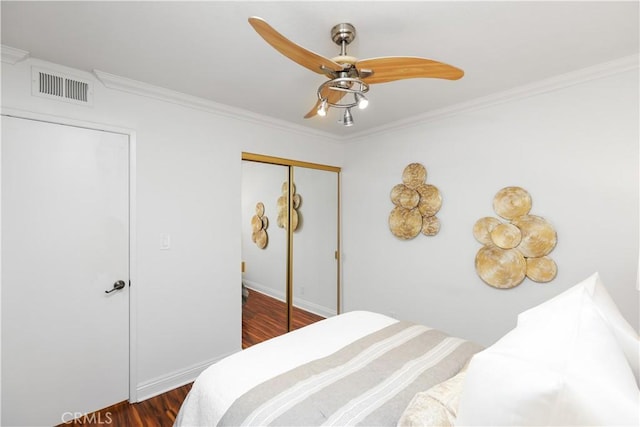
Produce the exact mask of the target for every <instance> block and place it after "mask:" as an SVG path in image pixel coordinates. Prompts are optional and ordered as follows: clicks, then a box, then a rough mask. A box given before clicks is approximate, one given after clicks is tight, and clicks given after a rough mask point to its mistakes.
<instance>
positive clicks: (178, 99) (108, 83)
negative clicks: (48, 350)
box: [93, 70, 341, 140]
mask: <svg viewBox="0 0 640 427" xmlns="http://www.w3.org/2000/svg"><path fill="white" fill-rule="evenodd" d="M93 74H94V75H95V76H96V77H97V78H98V80H100V82H102V84H103V85H104V86H105V87H107V88H109V89H114V90H119V91H123V92H128V93H132V94H135V95H139V96H144V97H148V98H154V99H158V100H160V101H165V102H169V103H172V104H176V105H181V106H183V107H188V108H193V109H196V110H201V111H205V112H209V113H213V114H217V115H221V116H225V117H229V118H232V119H236V120H242V121H245V122H252V123H256V124H259V125H262V126H268V127H271V128H275V129H279V130H284V131H287V132H295V133H298V134H303V135H307V136H308V135H312V136H316V137H322V138H329V139H332V140H340V139H341V138H340V137H339V136H336V135H333V134H330V133H327V132H321V131H317V130H313V129H309V128H307V127H304V126H300V125H295V124H292V123H289V122H287V121H284V120H280V119H275V118H273V117H269V116H265V115H261V114H257V113H253V112H250V111H247V110H243V109H241V108H235V107H231V106H229V105H225V104H220V103H217V102H214V101H209V100H207V99H204V98H200V97H197V96H192V95H187V94H185V93H182V92H177V91H174V90H171V89H166V88H163V87H159V86H154V85H151V84H148V83H144V82H141V81H138V80H132V79H129V78H126V77H121V76H117V75H115V74H110V73H106V72H104V71H100V70H93Z"/></svg>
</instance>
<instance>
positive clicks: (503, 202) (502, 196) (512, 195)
mask: <svg viewBox="0 0 640 427" xmlns="http://www.w3.org/2000/svg"><path fill="white" fill-rule="evenodd" d="M493 210H495V211H496V213H497V214H498V215H500V216H501V217H502V218H504V219H513V218H516V217H519V216H522V215H526V214H528V213H529V211H530V210H531V196H530V195H529V193H528V192H527V191H526V190H525V189H523V188H520V187H505V188H503V189H502V190H500V191H498V194H496V196H495V197H494V198H493Z"/></svg>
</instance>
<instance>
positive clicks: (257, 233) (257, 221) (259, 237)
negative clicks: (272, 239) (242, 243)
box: [251, 202, 269, 249]
mask: <svg viewBox="0 0 640 427" xmlns="http://www.w3.org/2000/svg"><path fill="white" fill-rule="evenodd" d="M268 226H269V218H267V217H266V216H265V215H264V204H263V203H262V202H258V203H257V204H256V214H255V215H254V216H252V217H251V240H252V241H253V243H255V244H256V246H257V247H259V248H260V249H264V248H266V247H267V242H268V239H269V236H267V227H268Z"/></svg>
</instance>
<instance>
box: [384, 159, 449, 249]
mask: <svg viewBox="0 0 640 427" xmlns="http://www.w3.org/2000/svg"><path fill="white" fill-rule="evenodd" d="M426 179H427V170H426V169H425V167H424V166H422V165H421V164H420V163H411V164H409V165H408V166H407V167H406V168H404V171H403V172H402V184H398V185H396V186H394V187H393V188H392V189H391V201H392V202H393V204H394V205H396V206H395V208H393V210H392V211H391V213H390V214H389V228H390V229H391V233H393V235H394V236H396V237H398V238H400V239H404V240H409V239H413V238H414V237H416V236H417V235H418V234H420V232H422V234H424V235H425V236H435V235H436V234H438V231H440V220H439V219H438V217H436V213H438V211H439V210H440V207H441V206H442V196H441V195H440V191H439V190H438V189H437V188H436V187H434V186H433V185H430V184H426V183H425V181H426Z"/></svg>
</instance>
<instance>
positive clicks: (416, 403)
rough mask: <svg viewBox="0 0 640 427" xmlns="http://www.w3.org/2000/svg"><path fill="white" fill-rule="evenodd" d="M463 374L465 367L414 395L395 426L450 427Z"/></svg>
mask: <svg viewBox="0 0 640 427" xmlns="http://www.w3.org/2000/svg"><path fill="white" fill-rule="evenodd" d="M465 374H466V366H465V368H463V369H462V370H461V371H460V372H458V374H456V375H455V376H453V377H451V378H449V379H448V380H446V381H444V382H441V383H440V384H437V385H434V386H433V387H431V388H430V389H428V390H427V391H421V392H418V393H416V394H415V396H413V399H411V401H410V402H409V404H408V405H407V407H406V409H405V410H404V412H403V413H402V416H401V417H400V419H399V420H398V424H397V426H398V427H412V426H420V427H425V426H439V427H450V426H452V425H453V423H454V421H455V419H456V414H457V412H458V402H459V400H460V394H461V393H462V385H463V383H464V376H465Z"/></svg>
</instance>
